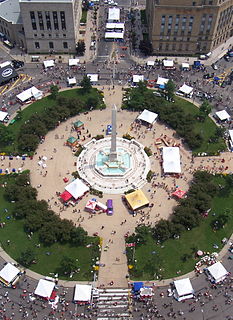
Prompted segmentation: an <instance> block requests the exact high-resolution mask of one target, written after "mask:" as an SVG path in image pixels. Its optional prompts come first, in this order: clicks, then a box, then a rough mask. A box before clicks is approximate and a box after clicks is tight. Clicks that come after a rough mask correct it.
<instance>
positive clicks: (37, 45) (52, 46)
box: [34, 41, 68, 49]
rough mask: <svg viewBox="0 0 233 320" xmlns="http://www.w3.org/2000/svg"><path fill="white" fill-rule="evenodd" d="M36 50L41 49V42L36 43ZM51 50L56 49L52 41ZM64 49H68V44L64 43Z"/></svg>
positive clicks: (50, 43) (50, 42)
mask: <svg viewBox="0 0 233 320" xmlns="http://www.w3.org/2000/svg"><path fill="white" fill-rule="evenodd" d="M34 44H35V48H36V49H40V42H38V41H36V42H35V43H34ZM48 44H49V49H54V43H53V42H52V41H49V43H48ZM63 48H64V49H68V42H63Z"/></svg>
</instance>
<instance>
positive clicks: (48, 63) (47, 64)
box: [43, 60, 55, 68]
mask: <svg viewBox="0 0 233 320" xmlns="http://www.w3.org/2000/svg"><path fill="white" fill-rule="evenodd" d="M43 63H44V67H45V68H51V67H54V66H55V62H54V60H45V61H44V62H43Z"/></svg>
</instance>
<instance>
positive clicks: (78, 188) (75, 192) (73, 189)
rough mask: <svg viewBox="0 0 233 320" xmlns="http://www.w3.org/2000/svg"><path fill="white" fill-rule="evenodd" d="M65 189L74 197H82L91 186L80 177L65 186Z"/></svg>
mask: <svg viewBox="0 0 233 320" xmlns="http://www.w3.org/2000/svg"><path fill="white" fill-rule="evenodd" d="M65 190H66V191H68V192H69V193H70V194H71V195H72V197H73V198H74V199H78V198H81V197H82V196H83V195H84V194H85V193H86V192H87V191H89V187H88V186H87V185H85V183H83V182H82V180H80V179H76V180H74V181H72V182H71V183H70V184H68V185H67V186H66V187H65Z"/></svg>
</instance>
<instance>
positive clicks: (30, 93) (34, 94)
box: [16, 87, 43, 102]
mask: <svg viewBox="0 0 233 320" xmlns="http://www.w3.org/2000/svg"><path fill="white" fill-rule="evenodd" d="M42 96H43V92H42V91H40V90H38V89H37V88H36V87H31V88H29V89H27V90H25V91H23V92H21V93H20V94H18V95H17V96H16V97H17V98H18V99H19V100H20V101H21V102H25V101H27V100H29V99H31V98H35V99H36V100H39V99H41V98H42Z"/></svg>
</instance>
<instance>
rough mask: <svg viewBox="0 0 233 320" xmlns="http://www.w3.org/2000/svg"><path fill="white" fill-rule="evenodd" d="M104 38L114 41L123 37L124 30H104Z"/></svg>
mask: <svg viewBox="0 0 233 320" xmlns="http://www.w3.org/2000/svg"><path fill="white" fill-rule="evenodd" d="M104 38H105V40H110V41H115V40H121V41H123V39H124V32H123V31H122V32H105V35H104Z"/></svg>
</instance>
